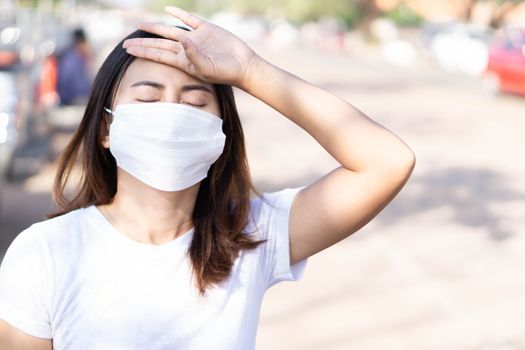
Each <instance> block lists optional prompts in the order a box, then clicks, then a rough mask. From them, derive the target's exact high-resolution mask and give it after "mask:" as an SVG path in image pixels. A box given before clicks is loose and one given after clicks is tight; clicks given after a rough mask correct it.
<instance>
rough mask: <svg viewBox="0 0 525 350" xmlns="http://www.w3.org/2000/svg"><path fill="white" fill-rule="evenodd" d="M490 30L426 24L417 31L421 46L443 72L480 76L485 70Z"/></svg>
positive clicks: (464, 24)
mask: <svg viewBox="0 0 525 350" xmlns="http://www.w3.org/2000/svg"><path fill="white" fill-rule="evenodd" d="M491 39H492V30H491V29H490V28H488V27H486V26H482V25H476V24H469V23H461V22H446V23H427V24H425V25H424V26H423V29H422V31H421V40H422V43H423V46H424V47H425V48H427V49H428V50H429V51H430V54H431V56H432V58H433V59H434V60H435V61H436V63H437V64H438V65H439V66H440V67H441V68H442V69H444V70H446V71H449V72H459V73H463V74H468V75H472V76H480V75H482V74H483V72H484V71H485V69H486V67H487V62H488V46H489V43H490V41H491Z"/></svg>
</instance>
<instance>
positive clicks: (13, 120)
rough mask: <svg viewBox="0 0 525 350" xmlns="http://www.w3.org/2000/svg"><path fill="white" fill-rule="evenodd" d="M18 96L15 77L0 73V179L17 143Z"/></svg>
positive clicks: (3, 176) (8, 165)
mask: <svg viewBox="0 0 525 350" xmlns="http://www.w3.org/2000/svg"><path fill="white" fill-rule="evenodd" d="M19 129H20V120H19V94H18V91H17V84H16V77H15V75H14V74H13V73H11V72H0V178H5V177H6V175H7V173H8V172H9V167H10V164H11V162H12V160H13V156H14V153H15V150H16V148H17V145H18V141H19Z"/></svg>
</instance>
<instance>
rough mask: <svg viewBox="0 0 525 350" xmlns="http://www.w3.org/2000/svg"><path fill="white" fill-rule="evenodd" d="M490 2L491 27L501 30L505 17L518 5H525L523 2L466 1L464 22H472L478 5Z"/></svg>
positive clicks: (500, 0) (502, 0)
mask: <svg viewBox="0 0 525 350" xmlns="http://www.w3.org/2000/svg"><path fill="white" fill-rule="evenodd" d="M481 2H488V3H490V4H491V5H492V14H491V16H490V21H489V25H490V26H491V27H492V28H496V29H497V28H499V27H501V25H502V24H503V23H504V22H505V17H506V16H507V15H508V14H509V13H510V12H511V11H512V10H514V9H515V8H516V7H517V6H518V5H521V4H523V3H524V1H523V0H466V1H465V2H464V6H465V11H464V20H465V21H467V22H468V21H470V20H471V19H472V14H473V12H474V8H475V6H476V4H477V3H481Z"/></svg>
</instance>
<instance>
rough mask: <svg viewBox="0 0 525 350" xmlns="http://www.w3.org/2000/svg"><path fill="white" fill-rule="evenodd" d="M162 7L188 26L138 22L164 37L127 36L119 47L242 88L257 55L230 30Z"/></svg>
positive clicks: (148, 30)
mask: <svg viewBox="0 0 525 350" xmlns="http://www.w3.org/2000/svg"><path fill="white" fill-rule="evenodd" d="M166 11H167V12H168V13H170V14H172V15H173V16H175V17H177V18H178V19H180V20H181V21H182V22H183V23H185V24H186V25H188V26H189V27H190V28H192V30H191V31H186V30H184V29H181V28H177V27H172V26H168V25H164V24H153V23H140V24H139V25H138V26H137V27H138V29H141V30H143V31H146V32H149V33H152V34H157V35H160V36H162V37H164V39H155V38H136V39H128V40H126V41H125V42H124V44H123V47H124V48H126V49H127V51H128V53H129V54H131V55H134V56H136V57H141V58H145V59H150V60H153V61H156V62H159V63H163V64H167V65H169V66H173V67H175V68H178V69H181V70H183V71H184V72H186V73H188V74H190V75H192V76H194V77H196V78H198V79H201V80H203V81H206V82H209V83H218V84H229V85H233V86H236V87H239V88H243V86H244V85H246V83H247V81H248V80H249V76H250V74H251V71H252V70H253V69H254V68H255V66H257V64H258V62H259V60H260V57H259V56H258V55H257V54H256V53H255V52H254V51H253V50H252V49H251V48H250V47H249V46H248V45H247V44H246V43H245V42H244V41H242V40H241V39H240V38H239V37H237V36H235V35H234V34H232V33H231V32H229V31H227V30H225V29H223V28H221V27H219V26H217V25H215V24H213V23H210V22H207V21H205V20H203V19H201V18H199V17H197V16H195V15H192V14H190V13H188V12H186V11H184V10H182V9H180V8H178V7H171V6H169V7H166Z"/></svg>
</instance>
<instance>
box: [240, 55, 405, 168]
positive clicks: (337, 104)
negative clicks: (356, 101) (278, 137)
mask: <svg viewBox="0 0 525 350" xmlns="http://www.w3.org/2000/svg"><path fill="white" fill-rule="evenodd" d="M239 88H241V89H243V90H244V91H246V92H247V93H249V94H251V95H252V96H254V97H256V98H257V99H259V100H261V101H263V102H265V103H266V104H268V105H269V106H270V107H272V108H274V109H275V110H277V111H278V112H279V113H281V114H283V115H284V116H286V117H287V118H289V119H290V120H292V121H293V122H294V123H295V124H297V125H298V126H300V127H301V128H303V129H304V130H305V131H306V132H308V133H309V134H310V135H311V136H312V137H314V138H315V140H316V141H317V142H319V144H320V145H321V146H322V147H323V148H325V149H326V151H327V152H328V153H330V154H331V155H332V156H333V157H334V158H335V159H336V160H337V161H338V162H339V163H341V165H342V166H343V167H345V168H346V169H349V170H352V171H355V172H365V171H375V170H384V169H387V168H388V169H392V167H404V166H405V165H407V164H410V163H412V162H413V158H414V156H413V153H412V151H411V150H410V148H409V147H408V146H407V145H406V144H405V143H404V142H403V141H402V140H400V139H399V138H398V137H397V136H395V135H394V134H393V133H391V132H390V131H388V130H387V129H386V128H384V127H382V126H381V125H379V124H378V123H376V122H374V121H373V120H372V119H370V118H368V117H367V116H366V115H364V114H363V113H362V112H360V111H359V110H358V109H356V108H355V107H353V106H352V105H351V104H350V103H348V102H346V101H344V100H343V99H341V98H339V97H337V96H335V95H333V94H331V93H329V92H327V91H325V90H323V89H321V88H319V87H317V86H315V85H313V84H310V83H308V82H307V81H305V80H303V79H301V78H299V77H297V76H295V75H293V74H291V73H289V72H286V71H284V70H282V69H280V68H278V67H276V66H274V65H272V64H271V63H269V62H268V61H266V60H264V59H262V58H260V57H259V56H257V58H256V59H255V61H254V62H253V63H252V64H251V67H250V70H249V71H248V74H247V76H246V77H245V79H244V81H243V83H242V84H240V86H239Z"/></svg>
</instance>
